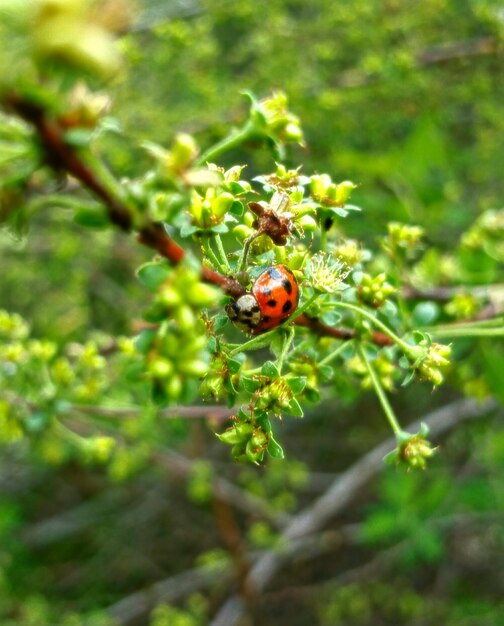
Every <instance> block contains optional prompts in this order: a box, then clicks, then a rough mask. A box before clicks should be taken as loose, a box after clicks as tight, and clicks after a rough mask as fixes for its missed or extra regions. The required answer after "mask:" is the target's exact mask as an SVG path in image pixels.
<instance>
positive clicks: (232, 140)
mask: <svg viewBox="0 0 504 626" xmlns="http://www.w3.org/2000/svg"><path fill="white" fill-rule="evenodd" d="M254 133H255V127H254V126H253V125H252V124H251V123H250V122H247V124H245V126H244V127H243V128H240V129H237V130H234V131H233V132H231V133H230V134H229V135H228V136H227V137H224V139H222V140H221V141H219V142H218V143H216V144H215V145H214V146H212V147H211V148H209V149H208V150H205V152H203V154H202V155H201V156H200V157H199V159H198V160H197V161H196V165H205V163H212V162H214V161H215V159H216V158H218V157H219V156H220V155H221V154H224V152H228V151H229V150H233V148H237V147H238V146H240V145H241V144H242V143H244V142H245V141H247V140H248V139H250V138H251V137H252V136H253V135H254Z"/></svg>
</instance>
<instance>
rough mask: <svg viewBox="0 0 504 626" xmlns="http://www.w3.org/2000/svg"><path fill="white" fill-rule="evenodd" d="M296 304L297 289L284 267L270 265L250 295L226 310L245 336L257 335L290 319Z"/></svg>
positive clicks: (291, 276) (295, 282) (228, 306)
mask: <svg viewBox="0 0 504 626" xmlns="http://www.w3.org/2000/svg"><path fill="white" fill-rule="evenodd" d="M298 302H299V286H298V284H297V280H296V278H295V277H294V274H293V273H292V272H291V271H290V269H289V268H288V267H285V265H273V266H272V267H268V269H267V270H264V272H263V273H262V274H261V275H260V276H259V278H257V280H256V281H255V283H254V284H253V285H252V289H251V292H250V293H247V294H245V295H244V296H241V297H240V298H238V300H236V301H235V302H231V304H228V305H227V307H226V312H227V314H228V316H229V319H230V320H231V321H232V322H233V324H234V325H235V326H236V327H237V328H239V329H240V330H243V331H244V332H246V333H252V334H253V335H260V334H261V333H263V332H265V331H267V330H270V329H271V328H275V327H276V326H279V325H280V324H281V323H282V322H284V321H285V320H286V319H287V318H289V317H290V316H291V315H292V314H293V313H294V311H295V310H296V308H297V305H298Z"/></svg>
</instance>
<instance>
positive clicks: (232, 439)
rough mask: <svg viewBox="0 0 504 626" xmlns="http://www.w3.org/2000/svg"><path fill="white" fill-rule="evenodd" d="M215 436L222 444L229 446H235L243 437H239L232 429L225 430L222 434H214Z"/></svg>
mask: <svg viewBox="0 0 504 626" xmlns="http://www.w3.org/2000/svg"><path fill="white" fill-rule="evenodd" d="M215 435H216V436H217V438H218V439H220V441H222V443H226V444H227V445H229V446H235V445H236V444H239V443H241V442H242V441H243V437H240V435H239V434H238V433H237V432H236V429H235V428H234V427H233V428H229V429H228V430H225V431H224V432H223V433H215Z"/></svg>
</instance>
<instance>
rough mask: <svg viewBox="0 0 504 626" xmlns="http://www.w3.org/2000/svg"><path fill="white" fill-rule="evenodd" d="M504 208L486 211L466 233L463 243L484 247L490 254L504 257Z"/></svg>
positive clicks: (469, 246)
mask: <svg viewBox="0 0 504 626" xmlns="http://www.w3.org/2000/svg"><path fill="white" fill-rule="evenodd" d="M503 237H504V209H500V210H498V211H497V210H489V211H485V212H484V213H483V214H482V215H480V217H479V218H478V219H477V220H476V222H475V224H474V225H473V226H472V227H471V228H470V229H469V230H468V231H467V233H465V234H464V236H463V238H462V244H463V245H464V246H465V247H467V248H470V249H473V250H475V249H483V250H484V251H485V252H486V253H487V254H488V255H489V256H491V257H492V258H495V259H497V260H498V261H502V260H503V259H504V244H503V243H502V240H503Z"/></svg>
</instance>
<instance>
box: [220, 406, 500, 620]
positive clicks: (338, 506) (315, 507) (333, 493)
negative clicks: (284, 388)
mask: <svg viewBox="0 0 504 626" xmlns="http://www.w3.org/2000/svg"><path fill="white" fill-rule="evenodd" d="M496 406H497V404H496V403H495V402H494V401H489V402H486V403H483V404H479V403H477V402H475V401H474V400H460V401H457V402H454V403H452V404H449V405H447V406H445V407H443V408H441V409H438V410H436V411H433V412H432V413H430V414H428V415H426V416H425V417H424V418H423V419H422V420H420V421H417V422H414V423H413V424H410V425H408V430H409V431H411V432H416V431H417V430H418V429H419V428H420V426H421V423H422V422H423V423H426V424H427V425H428V426H429V428H430V432H431V433H432V435H433V436H435V437H439V436H441V435H443V434H445V433H447V432H449V431H450V430H451V429H452V428H454V427H455V426H457V425H459V424H461V423H462V422H464V421H468V420H474V419H479V418H481V417H483V416H484V415H487V414H488V413H489V412H491V411H493V410H495V408H496ZM393 447H394V440H393V439H391V440H387V441H385V442H384V443H382V444H380V445H379V446H377V447H376V448H374V449H373V450H371V451H370V452H368V453H367V454H365V455H364V456H363V457H362V458H361V459H359V460H358V461H357V462H356V463H355V464H354V465H352V466H351V467H350V468H349V469H348V470H346V471H345V472H343V474H342V475H341V476H340V477H338V478H337V479H336V480H335V481H334V482H333V484H332V485H331V486H330V488H329V489H328V490H327V491H326V492H325V493H324V494H323V495H322V496H320V497H319V498H318V499H317V500H315V502H314V503H312V504H311V505H309V506H308V507H307V508H306V509H304V510H302V511H300V512H299V513H297V514H296V515H295V516H294V517H293V518H292V520H291V522H290V524H289V525H288V526H287V528H286V529H285V530H284V532H283V534H282V539H281V543H283V544H286V545H289V542H291V541H292V540H296V539H300V538H302V537H306V536H309V535H311V534H313V533H315V532H317V531H318V530H320V528H321V527H322V526H324V525H325V524H326V523H327V522H328V521H329V519H331V518H334V517H335V516H337V515H338V514H339V513H341V512H342V511H344V510H345V508H346V507H347V506H348V504H349V503H350V502H351V501H352V500H353V499H354V498H355V497H356V495H357V494H358V493H359V491H360V490H361V489H362V488H363V487H364V486H365V485H366V484H368V483H369V481H370V480H372V479H373V477H374V476H375V475H376V474H377V473H378V472H379V471H380V470H382V469H383V457H384V456H385V455H386V454H387V453H388V452H389V451H390V450H391V449H393ZM281 565H282V559H281V558H280V557H279V556H278V554H277V553H276V552H275V551H271V552H268V553H266V554H265V555H264V556H263V557H261V558H260V559H259V560H258V561H257V562H256V563H255V564H254V566H253V567H252V569H251V571H250V574H249V583H250V585H251V586H252V587H253V588H254V589H255V590H256V593H257V594H261V593H263V592H264V590H265V589H266V588H267V586H268V585H269V583H270V581H271V580H272V578H273V577H274V576H275V575H276V574H277V572H278V571H279V569H280V567H281ZM246 610H247V608H246V606H245V604H244V603H243V601H242V600H241V598H239V597H238V596H233V597H231V598H229V599H228V600H227V601H226V603H225V604H224V605H223V607H222V608H221V609H220V611H219V612H218V614H217V615H216V616H215V618H214V619H213V620H212V622H211V626H234V625H235V624H237V623H238V621H239V620H240V619H241V616H242V615H243V614H244V613H245V612H246Z"/></svg>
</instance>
